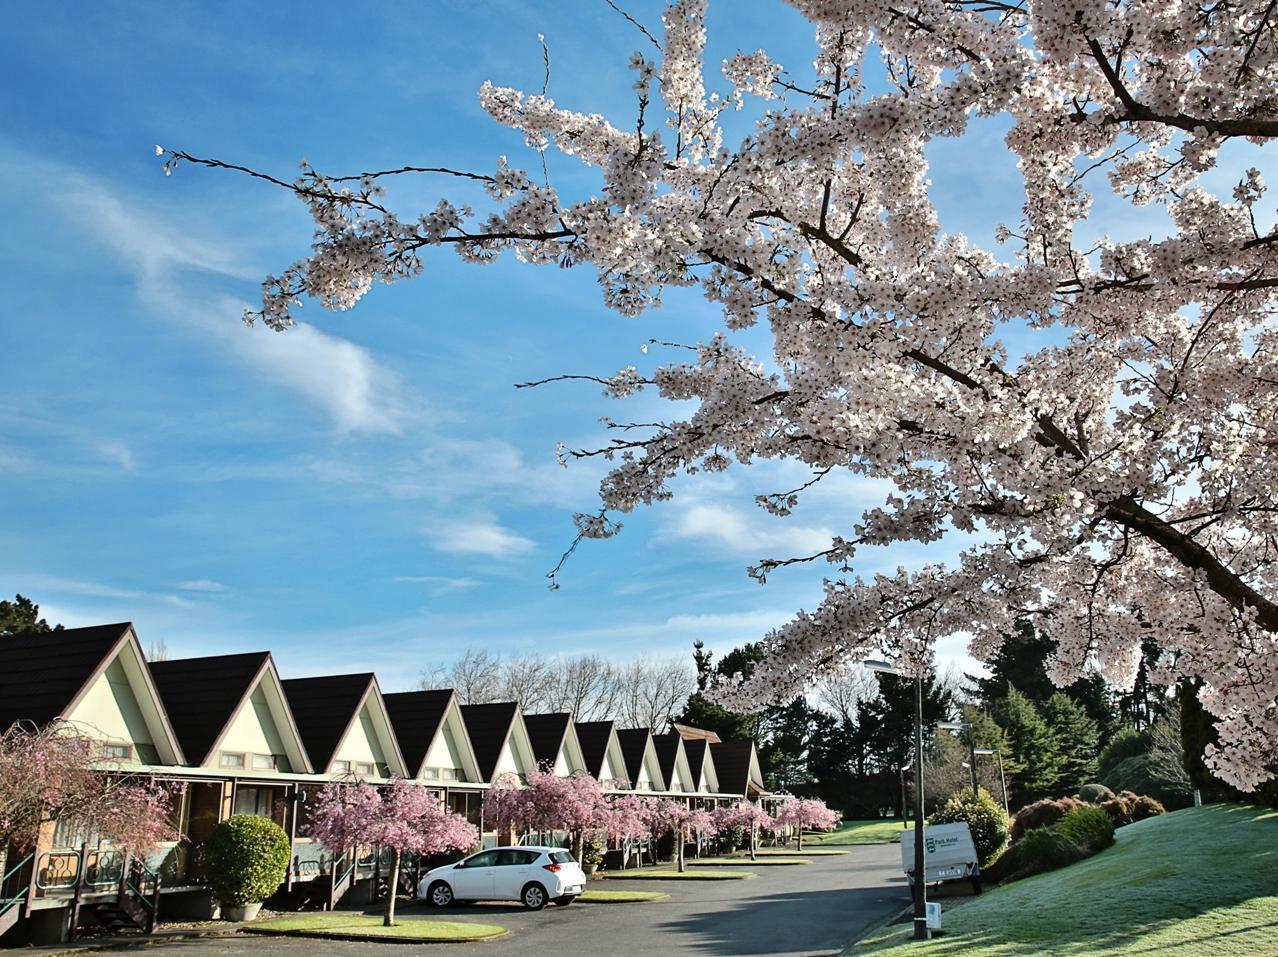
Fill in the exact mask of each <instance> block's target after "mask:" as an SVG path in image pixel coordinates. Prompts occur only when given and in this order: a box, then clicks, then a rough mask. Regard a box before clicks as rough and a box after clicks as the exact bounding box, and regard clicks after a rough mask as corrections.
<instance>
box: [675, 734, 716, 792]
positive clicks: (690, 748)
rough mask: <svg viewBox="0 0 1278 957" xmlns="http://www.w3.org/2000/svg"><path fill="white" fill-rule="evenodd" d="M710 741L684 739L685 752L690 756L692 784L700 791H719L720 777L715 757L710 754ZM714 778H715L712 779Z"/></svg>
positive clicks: (689, 764)
mask: <svg viewBox="0 0 1278 957" xmlns="http://www.w3.org/2000/svg"><path fill="white" fill-rule="evenodd" d="M710 744H711V743H710V741H708V740H707V739H706V738H684V739H683V750H684V751H685V752H686V753H687V755H688V767H689V769H690V770H691V771H692V783H693V786H694V787H696V789H697V790H698V791H700V790H701V789H702V788H703V787H704V788H705V789H706V790H707V791H718V789H719V788H718V784H719V775H718V773H717V771H716V769H715V765H714V757H713V755H712V754H711V753H710ZM712 776H713V777H712Z"/></svg>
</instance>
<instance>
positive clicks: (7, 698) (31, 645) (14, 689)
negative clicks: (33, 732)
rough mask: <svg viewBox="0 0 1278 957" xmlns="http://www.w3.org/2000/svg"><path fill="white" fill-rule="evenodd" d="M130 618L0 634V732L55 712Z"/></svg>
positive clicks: (58, 713)
mask: <svg viewBox="0 0 1278 957" xmlns="http://www.w3.org/2000/svg"><path fill="white" fill-rule="evenodd" d="M132 627H133V625H132V623H131V622H127V621H123V622H118V623H116V624H110V625H91V626H89V627H87V628H65V629H63V630H62V631H46V632H26V633H24V634H18V635H6V636H3V637H0V732H2V731H4V730H6V729H7V728H8V727H9V726H10V725H12V724H13V723H14V722H15V721H31V722H33V723H35V724H36V725H38V726H40V727H43V726H45V725H47V724H48V723H49V722H50V721H52V720H53V719H55V718H57V717H59V716H61V715H62V714H63V713H64V712H65V711H66V710H67V706H68V705H70V704H71V701H72V699H73V698H75V696H76V695H77V694H79V692H80V690H81V689H82V688H83V687H84V686H85V684H86V683H87V682H88V680H89V678H90V677H92V675H93V673H94V672H95V671H97V669H98V666H99V665H100V664H102V660H103V659H104V658H105V657H106V656H107V654H108V653H109V652H110V651H111V649H112V648H114V647H115V646H116V644H117V643H118V642H119V640H120V638H121V637H123V636H124V634H125V633H126V632H127V631H128V630H129V629H130V628H132Z"/></svg>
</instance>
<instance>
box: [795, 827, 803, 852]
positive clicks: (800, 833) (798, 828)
mask: <svg viewBox="0 0 1278 957" xmlns="http://www.w3.org/2000/svg"><path fill="white" fill-rule="evenodd" d="M794 829H795V830H796V831H798V832H799V850H800V851H802V850H803V825H802V824H796V825H795V826H794Z"/></svg>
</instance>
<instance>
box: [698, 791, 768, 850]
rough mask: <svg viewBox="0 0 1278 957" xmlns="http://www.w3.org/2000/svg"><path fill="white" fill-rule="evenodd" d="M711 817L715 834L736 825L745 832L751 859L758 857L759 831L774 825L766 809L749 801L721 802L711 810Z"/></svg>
mask: <svg viewBox="0 0 1278 957" xmlns="http://www.w3.org/2000/svg"><path fill="white" fill-rule="evenodd" d="M712 818H713V824H714V827H713V830H714V832H715V833H716V834H725V833H727V832H729V831H731V830H732V829H733V828H738V827H739V828H741V829H742V830H743V831H744V832H745V833H746V836H747V840H748V841H749V848H750V860H752V861H753V860H757V859H758V847H759V831H760V830H766V829H769V828H772V827H774V826H775V825H776V822H775V821H774V820H773V819H772V816H771V815H770V814H768V812H767V811H765V810H764V809H763V808H762V807H760V806H759V805H758V804H752V803H751V802H750V801H738V802H737V803H736V804H721V805H719V806H718V807H716V808H715V809H714V811H713V812H712Z"/></svg>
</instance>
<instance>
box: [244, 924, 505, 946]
mask: <svg viewBox="0 0 1278 957" xmlns="http://www.w3.org/2000/svg"><path fill="white" fill-rule="evenodd" d="M243 933H245V934H255V935H257V936H259V937H306V938H310V939H312V940H344V941H354V942H356V943H360V944H477V943H480V942H483V941H489V940H501V939H502V938H504V937H509V936H510V931H508V930H505V931H503V932H502V933H500V934H487V935H485V936H483V937H448V938H435V939H431V938H429V937H392V936H389V935H383V934H360V933H349V934H347V933H343V932H341V931H336V932H333V933H327V932H322V931H316V930H268V929H267V928H265V927H245V928H244V929H243Z"/></svg>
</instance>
